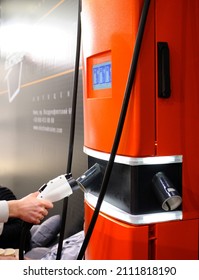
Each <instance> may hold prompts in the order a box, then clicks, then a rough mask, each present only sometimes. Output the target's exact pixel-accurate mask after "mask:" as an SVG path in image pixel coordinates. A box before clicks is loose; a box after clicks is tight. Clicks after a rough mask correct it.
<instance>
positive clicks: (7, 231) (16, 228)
mask: <svg viewBox="0 0 199 280" xmlns="http://www.w3.org/2000/svg"><path fill="white" fill-rule="evenodd" d="M0 200H7V201H8V200H16V196H15V195H14V194H13V192H12V191H11V190H10V189H8V188H6V187H0ZM22 225H23V221H22V220H20V219H18V218H9V219H8V221H7V222H6V223H4V227H3V232H2V234H1V235H0V248H14V249H17V248H19V246H20V237H21V230H22ZM27 237H28V238H27V244H26V246H27V248H28V247H29V243H30V233H28V234H27Z"/></svg>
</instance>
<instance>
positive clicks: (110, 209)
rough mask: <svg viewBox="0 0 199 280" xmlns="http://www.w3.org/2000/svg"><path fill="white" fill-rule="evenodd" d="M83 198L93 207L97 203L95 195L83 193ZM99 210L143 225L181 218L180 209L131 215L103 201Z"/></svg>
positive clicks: (124, 220) (121, 219) (125, 220)
mask: <svg viewBox="0 0 199 280" xmlns="http://www.w3.org/2000/svg"><path fill="white" fill-rule="evenodd" d="M85 200H86V201H87V202H88V203H89V204H90V205H91V206H92V207H94V208H95V206H96V203H97V197H96V196H94V195H92V194H90V193H85ZM100 212H101V213H103V214H106V215H108V216H110V217H113V218H115V219H117V220H120V221H123V222H127V223H129V224H134V225H144V224H151V223H158V222H167V221H174V220H182V211H169V212H160V213H152V214H142V215H132V214H130V213H128V212H125V211H123V210H121V209H119V208H117V207H115V206H113V205H111V204H110V203H108V202H106V201H103V202H102V205H101V208H100Z"/></svg>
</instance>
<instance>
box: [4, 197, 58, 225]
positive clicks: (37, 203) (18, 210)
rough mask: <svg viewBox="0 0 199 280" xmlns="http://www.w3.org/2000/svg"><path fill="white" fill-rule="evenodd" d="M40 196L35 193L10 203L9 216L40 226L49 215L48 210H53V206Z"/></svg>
mask: <svg viewBox="0 0 199 280" xmlns="http://www.w3.org/2000/svg"><path fill="white" fill-rule="evenodd" d="M38 194H39V192H35V193H31V194H29V195H27V196H25V197H23V198H21V199H19V200H10V201H8V207H9V216H10V217H18V218H20V219H21V220H23V221H25V222H28V223H31V224H39V223H40V222H41V220H43V218H44V217H45V216H46V215H47V214H48V209H50V208H53V204H52V202H50V201H48V200H45V199H39V198H37V196H38Z"/></svg>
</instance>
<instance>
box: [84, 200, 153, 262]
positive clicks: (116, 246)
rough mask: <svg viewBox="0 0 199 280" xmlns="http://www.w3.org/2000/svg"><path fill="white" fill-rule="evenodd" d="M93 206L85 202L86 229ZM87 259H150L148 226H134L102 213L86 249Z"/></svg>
mask: <svg viewBox="0 0 199 280" xmlns="http://www.w3.org/2000/svg"><path fill="white" fill-rule="evenodd" d="M92 215H93V208H92V207H91V206H90V205H88V204H87V203H85V230H87V227H88V225H89V222H90V219H91V216H92ZM86 259H87V260H99V259H100V260H103V259H108V260H122V259H123V260H139V259H142V260H146V259H148V226H132V225H129V224H126V223H123V222H120V221H118V220H116V219H113V218H111V217H109V216H107V215H103V214H102V213H100V215H99V216H98V220H97V222H96V225H95V228H94V231H93V234H92V236H91V239H90V242H89V244H88V247H87V250H86Z"/></svg>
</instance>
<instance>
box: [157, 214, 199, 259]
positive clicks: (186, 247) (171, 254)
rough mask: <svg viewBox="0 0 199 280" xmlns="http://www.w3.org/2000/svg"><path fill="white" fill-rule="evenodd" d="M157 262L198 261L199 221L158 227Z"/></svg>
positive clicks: (171, 223) (179, 222) (164, 224)
mask: <svg viewBox="0 0 199 280" xmlns="http://www.w3.org/2000/svg"><path fill="white" fill-rule="evenodd" d="M156 238H157V239H156V246H155V247H156V253H155V256H156V259H157V260H197V259H198V257H199V255H198V254H199V252H198V220H196V219H195V220H187V221H176V222H169V223H160V224H157V225H156Z"/></svg>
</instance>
